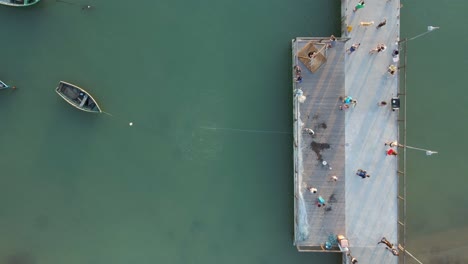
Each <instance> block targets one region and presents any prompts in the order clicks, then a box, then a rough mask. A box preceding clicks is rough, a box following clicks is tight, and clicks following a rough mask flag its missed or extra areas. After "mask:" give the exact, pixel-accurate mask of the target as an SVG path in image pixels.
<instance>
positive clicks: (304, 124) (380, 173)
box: [293, 0, 400, 264]
mask: <svg viewBox="0 0 468 264" xmlns="http://www.w3.org/2000/svg"><path fill="white" fill-rule="evenodd" d="M356 3H357V1H356V2H354V1H344V2H343V5H347V6H346V7H347V10H345V12H346V15H347V17H346V19H347V21H346V22H347V23H348V24H349V25H352V26H353V30H352V32H350V33H349V34H348V35H347V36H346V37H348V38H350V40H349V41H347V42H340V41H338V42H337V43H336V45H335V47H333V48H330V49H327V50H326V58H327V62H326V63H325V64H324V65H322V66H321V67H320V68H319V69H318V70H317V71H316V72H315V73H311V72H310V71H308V70H307V69H306V67H305V65H303V64H301V62H299V61H298V60H297V58H295V63H297V64H298V65H300V66H301V67H302V77H303V81H302V83H295V84H294V89H297V88H301V90H302V91H303V94H304V96H306V99H305V101H304V103H299V109H300V111H299V120H298V122H299V123H300V124H301V126H300V128H301V129H300V131H297V132H298V133H295V142H296V144H297V146H298V147H297V151H296V155H298V156H299V158H297V161H298V162H296V163H295V171H296V172H298V173H297V174H296V175H298V176H297V177H296V181H295V188H296V192H295V194H296V201H295V204H296V205H295V206H296V208H295V213H296V217H295V219H296V222H295V224H296V226H295V232H296V236H295V244H296V246H299V247H301V246H302V247H303V248H309V249H311V250H316V251H321V250H322V248H321V245H323V244H324V243H325V242H326V241H327V240H328V237H329V235H330V234H335V235H337V234H344V235H345V236H346V237H347V238H348V239H349V242H350V252H351V255H353V256H354V257H356V258H357V259H358V260H359V263H383V264H396V263H398V258H397V257H395V256H393V255H392V254H391V252H389V251H388V250H386V249H385V246H383V245H377V242H378V241H380V239H381V238H382V237H386V238H387V239H388V240H390V241H391V242H392V243H394V244H395V245H398V200H397V199H398V198H397V196H398V174H397V168H398V163H397V162H398V160H397V158H396V157H394V156H386V155H385V152H386V150H387V149H388V147H386V146H384V142H386V141H391V140H397V139H398V112H397V111H395V112H394V111H392V110H391V106H390V99H391V98H392V97H394V96H397V93H398V73H397V74H396V75H395V76H390V75H389V74H388V73H387V68H388V66H389V65H390V64H396V65H398V63H394V62H393V61H392V56H391V53H392V51H393V50H394V49H395V48H397V44H396V42H397V38H398V37H399V5H400V3H399V1H396V0H390V1H379V2H372V3H370V2H369V3H367V2H366V7H365V8H363V9H360V10H358V11H357V12H355V13H354V12H353V11H352V9H353V8H354V6H355V5H356ZM384 17H385V18H386V19H387V25H385V26H384V27H382V28H380V29H376V26H377V24H378V23H379V22H380V21H381V20H382V19H383V18H384ZM372 20H373V21H375V24H374V25H373V26H369V27H362V26H360V25H359V22H361V21H372ZM311 39H312V40H314V39H315V40H318V38H297V39H296V41H295V42H293V54H295V52H294V51H297V50H299V49H300V48H302V47H303V46H304V45H306V43H308V42H309V41H310V40H311ZM321 39H324V38H321ZM325 39H326V38H325ZM353 43H361V46H360V48H359V49H358V50H357V51H355V52H353V53H352V54H347V53H346V52H345V49H346V48H349V47H350V46H351V45H352V44H353ZM378 43H384V44H385V45H386V46H387V49H386V50H385V51H384V52H382V53H379V54H369V50H370V49H372V48H374V47H375V46H376V45H377V44H378ZM293 76H294V72H293ZM345 95H349V96H352V97H353V99H356V100H357V101H358V103H357V105H356V107H354V108H353V107H351V108H350V109H348V110H343V111H340V110H339V108H338V107H339V105H340V101H339V100H338V98H339V97H340V96H345ZM295 98H296V97H295ZM380 101H386V102H387V103H388V105H387V106H386V107H379V106H378V105H377V104H378V102H380ZM324 124H325V126H324ZM303 128H312V129H313V130H314V131H315V134H314V135H309V134H307V133H306V132H305V131H304V130H303ZM312 142H316V143H326V144H329V145H330V147H329V148H328V149H327V148H324V149H322V150H321V151H320V152H319V154H320V155H321V157H320V156H318V155H317V152H314V150H313V149H312V146H311V144H312ZM323 160H325V161H327V163H328V165H327V166H324V165H322V161H323ZM330 167H331V169H330ZM359 168H361V169H365V170H367V171H368V173H369V174H370V175H371V177H370V178H366V179H362V178H361V177H359V176H357V175H356V174H355V173H356V170H357V169H359ZM332 175H336V176H337V177H338V181H337V182H333V181H331V176H332ZM307 186H314V187H316V188H317V189H318V193H317V194H312V193H310V192H309V191H308V190H307V189H306V187H307ZM318 195H320V196H322V197H323V198H324V199H325V200H326V202H327V205H330V206H331V209H332V210H331V211H325V210H324V208H323V207H320V208H319V207H317V205H316V201H317V196H318ZM331 196H332V198H333V199H330V197H331ZM301 199H302V201H303V202H304V203H301V202H300V201H301ZM330 200H332V201H331V202H330ZM301 206H302V207H301ZM304 214H305V216H304ZM298 219H303V220H298ZM304 219H305V220H306V221H305V220H304ZM304 223H306V224H307V225H304ZM304 227H306V228H307V232H305V233H306V234H307V235H306V236H304Z"/></svg>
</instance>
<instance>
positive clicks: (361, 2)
mask: <svg viewBox="0 0 468 264" xmlns="http://www.w3.org/2000/svg"><path fill="white" fill-rule="evenodd" d="M365 5H366V4H365V3H364V0H361V1H359V3H358V4H357V5H356V6H355V7H354V9H353V12H356V11H357V10H358V9H361V8H363V7H364V6H365Z"/></svg>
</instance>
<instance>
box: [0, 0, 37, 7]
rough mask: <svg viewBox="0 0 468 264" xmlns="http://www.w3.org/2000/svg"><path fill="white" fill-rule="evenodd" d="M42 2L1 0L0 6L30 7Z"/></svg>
mask: <svg viewBox="0 0 468 264" xmlns="http://www.w3.org/2000/svg"><path fill="white" fill-rule="evenodd" d="M39 1H40V0H0V5H7V6H16V7H22V6H30V5H34V4H37V3H38V2H39Z"/></svg>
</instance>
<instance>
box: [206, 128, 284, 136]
mask: <svg viewBox="0 0 468 264" xmlns="http://www.w3.org/2000/svg"><path fill="white" fill-rule="evenodd" d="M199 128H201V129H206V130H225V131H234V132H248V133H262V134H292V133H291V132H283V131H272V130H255V129H238V128H229V127H206V126H200V127H199Z"/></svg>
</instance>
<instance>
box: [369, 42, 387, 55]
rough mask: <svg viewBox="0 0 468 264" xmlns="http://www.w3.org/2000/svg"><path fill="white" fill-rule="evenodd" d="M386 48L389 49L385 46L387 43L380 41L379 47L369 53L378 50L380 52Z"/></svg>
mask: <svg viewBox="0 0 468 264" xmlns="http://www.w3.org/2000/svg"><path fill="white" fill-rule="evenodd" d="M386 49H387V46H385V44H383V43H379V44H377V47H376V48H375V49H371V50H370V51H369V53H370V54H373V53H376V52H377V53H379V52H382V51H384V50H386Z"/></svg>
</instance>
